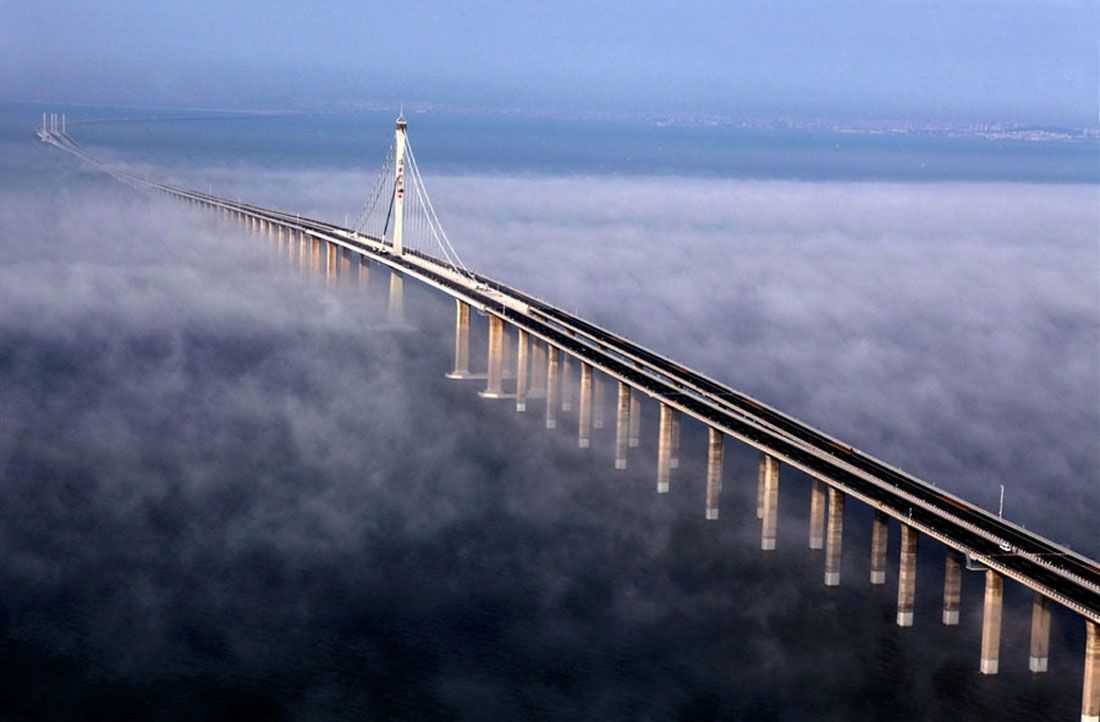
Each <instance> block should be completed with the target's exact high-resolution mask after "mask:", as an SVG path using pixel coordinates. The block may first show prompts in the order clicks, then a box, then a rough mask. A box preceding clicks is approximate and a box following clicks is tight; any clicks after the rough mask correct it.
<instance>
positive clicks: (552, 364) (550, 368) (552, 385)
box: [546, 344, 559, 429]
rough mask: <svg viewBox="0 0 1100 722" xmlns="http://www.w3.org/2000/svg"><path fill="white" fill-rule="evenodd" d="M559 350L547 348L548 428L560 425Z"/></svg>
mask: <svg viewBox="0 0 1100 722" xmlns="http://www.w3.org/2000/svg"><path fill="white" fill-rule="evenodd" d="M558 394H559V389H558V350H557V349H556V348H555V347H553V346H550V345H549V344H548V345H547V348H546V428H548V429H555V428H557V426H558Z"/></svg>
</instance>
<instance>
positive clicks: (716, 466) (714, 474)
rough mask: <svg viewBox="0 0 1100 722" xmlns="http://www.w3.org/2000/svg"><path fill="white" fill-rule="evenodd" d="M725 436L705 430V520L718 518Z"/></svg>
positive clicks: (711, 428) (712, 430)
mask: <svg viewBox="0 0 1100 722" xmlns="http://www.w3.org/2000/svg"><path fill="white" fill-rule="evenodd" d="M724 442H725V435H724V434H723V433H722V432H721V431H719V430H718V429H715V428H714V427H708V428H707V519H708V520H711V521H713V520H715V519H717V518H718V497H720V496H721V495H722V456H723V453H724V448H723V444H724Z"/></svg>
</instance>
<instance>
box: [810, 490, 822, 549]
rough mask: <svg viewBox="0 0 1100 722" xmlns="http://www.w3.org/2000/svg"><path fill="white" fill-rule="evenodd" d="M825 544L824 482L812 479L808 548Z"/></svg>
mask: <svg viewBox="0 0 1100 722" xmlns="http://www.w3.org/2000/svg"><path fill="white" fill-rule="evenodd" d="M824 546H825V484H824V483H822V482H821V481H820V480H819V479H814V480H813V482H812V483H811V484H810V548H811V549H822V548H823V547H824Z"/></svg>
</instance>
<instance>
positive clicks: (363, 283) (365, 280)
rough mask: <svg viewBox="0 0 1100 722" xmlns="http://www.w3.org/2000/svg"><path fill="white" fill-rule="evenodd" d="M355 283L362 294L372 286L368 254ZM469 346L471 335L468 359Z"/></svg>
mask: <svg viewBox="0 0 1100 722" xmlns="http://www.w3.org/2000/svg"><path fill="white" fill-rule="evenodd" d="M300 235H301V231H299V236H300ZM355 283H356V285H357V286H359V292H360V293H362V294H366V293H367V290H368V289H369V288H370V262H369V261H368V260H367V257H366V256H359V268H358V271H357V272H356V274H355ZM469 319H470V315H469V314H468V313H467V314H466V320H467V325H466V328H467V330H468V329H469ZM469 348H470V339H469V336H467V337H466V349H467V351H466V355H467V359H469Z"/></svg>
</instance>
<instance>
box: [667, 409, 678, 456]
mask: <svg viewBox="0 0 1100 722" xmlns="http://www.w3.org/2000/svg"><path fill="white" fill-rule="evenodd" d="M668 464H669V466H670V467H671V468H673V469H679V468H680V413H679V412H676V413H674V414H673V415H672V445H671V447H670V449H669V459H668Z"/></svg>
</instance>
